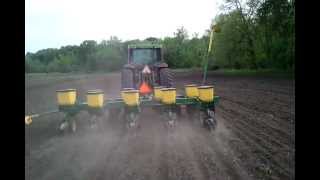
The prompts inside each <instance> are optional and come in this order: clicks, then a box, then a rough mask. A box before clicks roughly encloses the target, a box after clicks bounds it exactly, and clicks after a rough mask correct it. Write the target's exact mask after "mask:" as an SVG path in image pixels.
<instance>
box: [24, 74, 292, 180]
mask: <svg viewBox="0 0 320 180" xmlns="http://www.w3.org/2000/svg"><path fill="white" fill-rule="evenodd" d="M49 76H50V75H49ZM49 76H48V77H45V75H43V77H41V78H33V77H32V78H26V87H25V93H26V99H25V101H26V104H25V108H26V113H28V114H29V113H37V112H43V111H48V110H52V109H56V108H57V107H56V102H55V101H56V99H55V98H56V97H55V90H57V89H63V88H76V89H77V90H78V92H79V95H78V96H79V98H80V99H81V100H84V99H85V92H86V91H87V90H89V89H103V90H104V91H105V93H106V94H107V96H108V97H117V96H119V89H120V75H119V74H108V75H89V76H86V75H81V76H80V75H79V76H75V77H72V78H60V79H58V80H57V78H51V77H49ZM199 82H201V74H200V73H177V75H176V84H177V87H178V88H179V90H180V92H182V91H183V85H184V84H188V83H199ZM208 82H210V83H211V84H214V86H215V90H216V94H217V95H219V96H220V97H221V100H220V103H219V105H218V106H217V120H218V128H217V129H216V132H215V133H214V134H209V133H208V132H207V131H206V130H205V129H203V128H201V127H200V125H199V123H198V121H196V120H194V119H190V117H187V116H186V115H183V116H182V117H180V118H179V121H178V126H177V128H176V129H175V131H174V132H173V133H168V132H167V131H166V129H165V127H164V119H162V118H161V117H160V116H158V115H157V113H156V112H154V111H153V110H152V109H145V110H144V111H143V113H142V115H141V117H142V118H141V119H140V123H141V129H140V130H139V131H138V133H137V136H136V137H132V136H130V135H128V134H127V133H126V132H125V129H124V128H123V122H121V121H119V120H116V118H113V117H112V118H110V119H108V120H107V119H106V120H105V123H106V124H107V126H106V129H105V130H104V131H102V132H101V131H100V132H97V131H96V130H95V129H90V128H89V127H88V121H87V120H88V119H89V115H88V114H87V113H85V112H82V113H80V114H79V115H78V116H77V120H78V122H79V124H80V125H81V129H79V131H78V132H77V133H76V134H74V135H65V136H62V135H59V134H58V132H57V126H58V124H59V121H60V120H61V117H62V115H61V114H54V115H50V116H44V117H41V118H38V119H35V120H34V122H33V124H31V125H30V126H27V127H26V128H25V135H26V151H25V160H26V161H25V162H26V166H25V167H26V168H25V177H26V179H32V180H34V179H97V180H98V179H130V180H131V179H159V180H160V179H161V180H162V179H203V180H204V179H219V180H220V179H294V153H295V152H294V122H295V120H294V115H295V109H294V106H295V92H294V90H295V89H294V80H290V79H283V78H263V77H233V76H224V75H221V74H218V73H211V74H209V79H208Z"/></svg>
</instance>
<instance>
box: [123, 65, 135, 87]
mask: <svg viewBox="0 0 320 180" xmlns="http://www.w3.org/2000/svg"><path fill="white" fill-rule="evenodd" d="M121 88H122V89H123V88H134V83H133V72H132V71H131V70H130V69H123V70H122V72H121Z"/></svg>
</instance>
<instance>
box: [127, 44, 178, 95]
mask: <svg viewBox="0 0 320 180" xmlns="http://www.w3.org/2000/svg"><path fill="white" fill-rule="evenodd" d="M155 86H161V87H167V88H170V87H172V86H173V74H172V72H171V70H170V69H169V67H168V64H167V63H165V62H164V59H163V49H162V46H161V45H160V44H155V43H148V44H146V43H145V44H132V45H129V46H128V63H127V64H125V65H124V67H123V69H122V72H121V88H122V89H128V88H130V89H131V88H132V89H136V90H139V93H140V95H142V96H148V95H150V94H151V93H152V92H153V91H152V89H153V87H155Z"/></svg>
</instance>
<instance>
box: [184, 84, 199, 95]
mask: <svg viewBox="0 0 320 180" xmlns="http://www.w3.org/2000/svg"><path fill="white" fill-rule="evenodd" d="M184 89H185V93H186V96H187V97H189V98H194V97H198V96H199V91H198V86H197V85H195V84H189V85H185V86H184Z"/></svg>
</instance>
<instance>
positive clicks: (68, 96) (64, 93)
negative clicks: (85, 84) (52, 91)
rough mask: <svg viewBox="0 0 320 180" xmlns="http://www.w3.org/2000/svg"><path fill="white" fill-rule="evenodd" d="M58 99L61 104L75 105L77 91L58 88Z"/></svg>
mask: <svg viewBox="0 0 320 180" xmlns="http://www.w3.org/2000/svg"><path fill="white" fill-rule="evenodd" d="M56 92H57V99H58V104H59V105H60V106H70V105H74V104H75V102H76V97H77V93H76V90H75V89H63V90H57V91H56Z"/></svg>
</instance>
